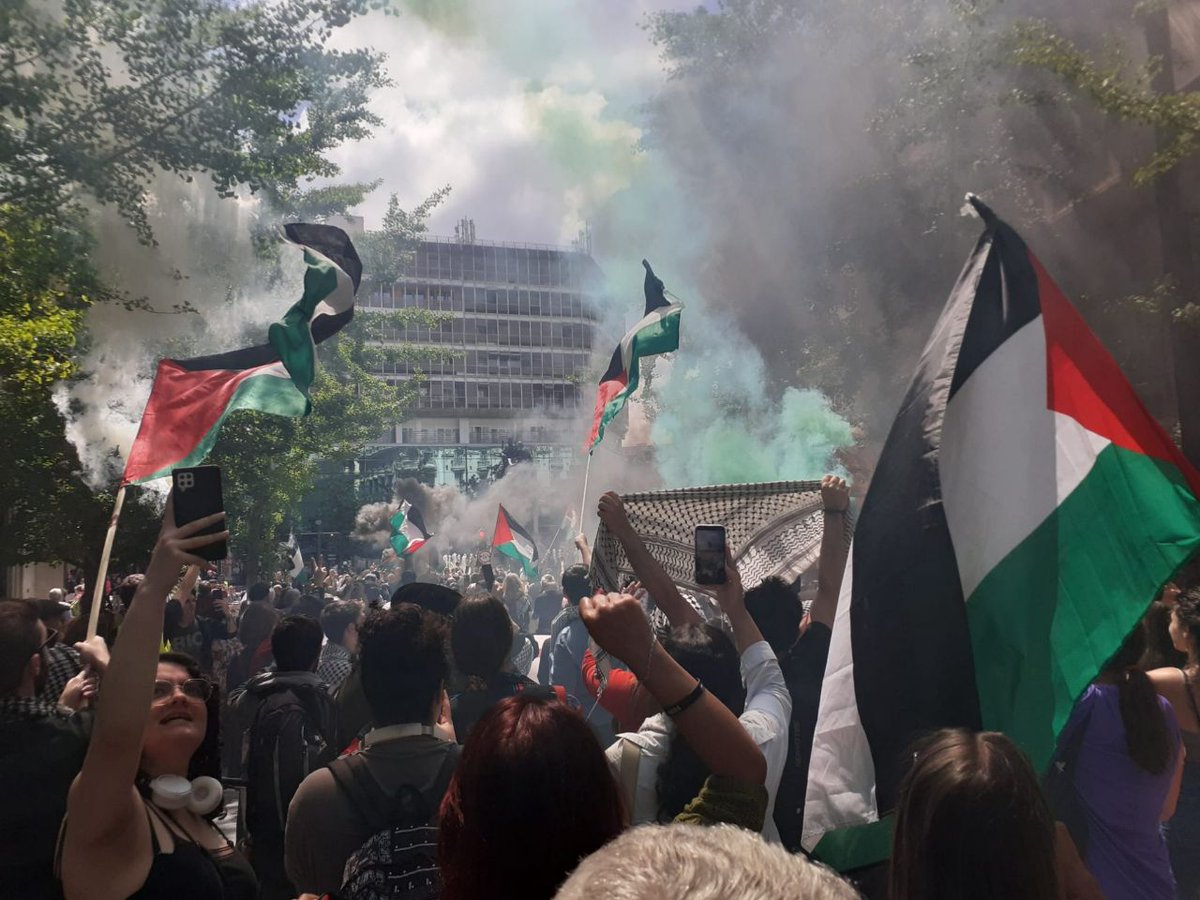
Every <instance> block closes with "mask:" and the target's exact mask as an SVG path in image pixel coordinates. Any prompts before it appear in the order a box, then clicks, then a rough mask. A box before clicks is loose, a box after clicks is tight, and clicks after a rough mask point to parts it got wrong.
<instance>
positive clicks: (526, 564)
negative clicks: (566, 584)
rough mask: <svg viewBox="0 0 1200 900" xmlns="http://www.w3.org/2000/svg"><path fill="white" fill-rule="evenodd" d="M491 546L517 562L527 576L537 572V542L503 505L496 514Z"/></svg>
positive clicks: (529, 576)
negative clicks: (494, 531)
mask: <svg viewBox="0 0 1200 900" xmlns="http://www.w3.org/2000/svg"><path fill="white" fill-rule="evenodd" d="M492 547H493V548H494V549H496V550H499V551H500V552H501V553H503V554H504V555H505V556H511V557H512V558H513V559H515V560H516V561H517V562H519V563H520V564H521V566H522V567H523V568H524V569H525V575H526V576H527V577H528V578H532V577H533V576H534V575H536V574H537V566H535V565H534V563H536V562H537V560H538V548H537V544H535V543H534V541H533V538H532V537H531V536H530V534H529V532H528V531H526V530H525V529H524V528H522V527H521V525H520V523H519V522H517V520H516V519H514V518H513V517H512V516H510V515H509V514H508V510H506V509H505V508H504V507H503V506H501V507H500V513H499V514H498V515H497V516H496V533H495V535H494V536H493V537H492Z"/></svg>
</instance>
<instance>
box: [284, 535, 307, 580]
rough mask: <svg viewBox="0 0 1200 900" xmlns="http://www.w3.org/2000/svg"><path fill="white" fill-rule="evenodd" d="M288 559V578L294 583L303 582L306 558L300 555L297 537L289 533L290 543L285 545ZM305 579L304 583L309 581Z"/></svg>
mask: <svg viewBox="0 0 1200 900" xmlns="http://www.w3.org/2000/svg"><path fill="white" fill-rule="evenodd" d="M284 548H285V549H286V551H287V558H288V566H289V568H288V576H289V577H290V578H292V579H293V580H294V581H301V576H302V575H305V572H304V556H303V554H301V553H300V544H299V543H298V542H297V541H296V535H295V534H293V533H291V532H289V533H288V542H287V543H286V544H284ZM307 580H308V578H307V577H305V578H304V579H303V581H307Z"/></svg>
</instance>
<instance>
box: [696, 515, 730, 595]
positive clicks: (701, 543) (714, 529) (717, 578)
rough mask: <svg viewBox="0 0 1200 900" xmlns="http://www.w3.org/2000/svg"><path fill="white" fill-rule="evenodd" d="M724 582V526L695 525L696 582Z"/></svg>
mask: <svg viewBox="0 0 1200 900" xmlns="http://www.w3.org/2000/svg"><path fill="white" fill-rule="evenodd" d="M724 583H725V526H724V525H697V526H696V584H714V585H715V584H724Z"/></svg>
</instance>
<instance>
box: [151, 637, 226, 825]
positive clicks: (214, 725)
mask: <svg viewBox="0 0 1200 900" xmlns="http://www.w3.org/2000/svg"><path fill="white" fill-rule="evenodd" d="M158 661H159V662H160V663H168V664H169V665H172V666H179V667H180V668H181V669H183V670H184V671H185V672H187V673H188V678H204V679H205V680H206V681H211V679H208V678H206V677H205V675H204V673H203V672H202V671H201V670H200V663H198V662H196V660H195V658H193V657H191V656H189V655H188V654H186V653H160V654H158ZM204 708H205V711H206V712H207V713H208V725H207V727H206V728H205V731H204V740H202V741H201V742H200V746H199V747H197V748H196V752H195V753H193V754H192V758H191V761H190V762H189V763H188V772H187V777H188V778H199V777H200V776H201V775H208V776H209V777H211V778H216V779H218V780H220V778H221V688H220V687H219V686H218V685H217V684H213V686H212V693H211V694H210V695H209V697H208V701H207V702H206V703H205V704H204ZM134 785H135V786H136V787H137V789H138V791H139V792H141V794H142V796H143V797H149V796H150V778H149V777H148V776H147V775H146V773H145V772H140V771H139V772H138V773H137V776H136V778H135V779H134ZM223 812H224V805H222V806H218V807H217V808H216V810H214V811H213V812H212V813H210V814H209V815H208V817H207V818H209V819H213V818H216V817H217V816H220V815H221V814H222V813H223Z"/></svg>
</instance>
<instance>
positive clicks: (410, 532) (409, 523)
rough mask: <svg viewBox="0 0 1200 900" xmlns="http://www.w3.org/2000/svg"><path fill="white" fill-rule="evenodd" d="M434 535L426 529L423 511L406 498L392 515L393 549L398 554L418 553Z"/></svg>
mask: <svg viewBox="0 0 1200 900" xmlns="http://www.w3.org/2000/svg"><path fill="white" fill-rule="evenodd" d="M431 537H433V535H432V534H430V533H429V532H428V531H426V530H425V518H424V516H422V515H421V511H420V510H419V509H417V508H416V507H415V506H413V505H412V504H411V503H409V502H408V501H407V500H405V501H404V502H403V503H401V504H400V509H399V510H397V511H396V514H395V515H394V516H392V549H393V550H395V551H396V555H397V556H404V555H405V554H412V553H416V552H417V551H418V550H420V549H421V548H422V547H424V546H425V544H427V543H428V542H429V539H430V538H431Z"/></svg>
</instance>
